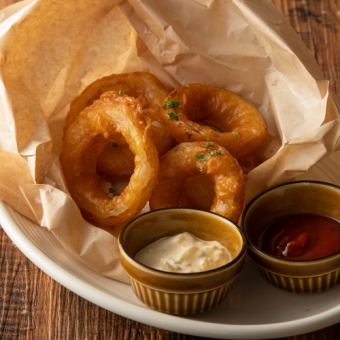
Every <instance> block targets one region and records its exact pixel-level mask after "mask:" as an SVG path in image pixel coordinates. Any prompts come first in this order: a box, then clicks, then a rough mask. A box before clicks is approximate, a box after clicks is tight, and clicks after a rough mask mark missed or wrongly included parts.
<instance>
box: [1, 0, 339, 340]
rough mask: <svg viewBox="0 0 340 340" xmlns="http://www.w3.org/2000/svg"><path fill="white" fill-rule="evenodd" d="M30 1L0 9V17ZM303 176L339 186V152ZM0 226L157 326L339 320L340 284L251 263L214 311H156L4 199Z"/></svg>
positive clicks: (72, 282)
mask: <svg viewBox="0 0 340 340" xmlns="http://www.w3.org/2000/svg"><path fill="white" fill-rule="evenodd" d="M30 2H32V1H31V0H27V1H23V2H21V3H19V4H18V5H17V6H16V5H15V7H14V6H12V7H10V8H9V9H8V10H7V12H8V13H7V12H6V13H5V12H4V11H3V12H1V13H2V17H1V18H0V20H3V19H4V18H6V17H8V16H9V15H10V14H11V13H12V10H13V11H15V10H17V9H20V8H21V5H22V6H24V5H25V4H28V3H30ZM32 3H34V2H32ZM304 178H305V179H319V180H325V181H329V182H332V183H335V184H338V185H340V153H338V154H336V155H334V156H332V157H331V158H329V159H328V160H327V161H324V162H322V164H318V165H316V166H315V167H314V168H313V169H312V170H311V171H309V172H308V173H307V174H306V175H305V176H304ZM0 224H1V225H2V227H3V229H4V230H5V232H6V234H7V235H8V236H9V237H10V239H11V240H12V241H13V242H14V243H15V244H16V246H17V247H18V248H19V249H20V250H21V251H22V252H23V253H24V254H25V255H26V256H27V257H28V258H29V259H30V260H31V261H32V262H33V263H34V264H35V265H37V266H38V267H39V268H40V269H41V270H43V271H44V272H45V273H46V274H48V275H49V276H51V277H52V278H53V279H54V280H56V281H57V282H59V283H60V284H62V285H63V286H65V287H66V288H68V289H70V290H71V291H73V292H74V293H76V294H78V295H80V296H82V297H83V298H85V299H87V300H89V301H91V302H93V303H95V304H97V305H99V306H101V307H103V308H106V309H108V310H110V311H112V312H114V313H117V314H120V315H122V316H125V317H127V318H130V319H133V320H136V321H139V322H142V323H146V324H149V325H152V326H155V327H158V328H163V329H167V330H171V331H174V332H181V333H186V334H192V335H198V336H206V337H216V338H229V339H230V338H234V339H241V338H242V339H254V338H257V339H258V338H261V339H264V338H273V337H284V336H290V335H295V334H299V333H306V332H311V331H314V330H317V329H320V328H323V327H326V326H329V325H331V324H334V323H337V322H339V321H340V299H339V296H340V284H339V285H337V286H336V287H333V288H332V289H330V290H328V291H326V292H323V293H319V294H308V295H298V294H294V293H289V292H285V291H283V290H280V289H278V288H275V287H273V286H271V285H270V284H269V283H267V281H265V279H263V278H262V276H260V274H259V273H258V271H257V270H256V269H255V267H254V265H253V264H252V263H251V262H247V264H246V266H245V269H244V270H243V271H242V273H241V275H240V276H239V278H238V279H237V281H236V282H235V284H234V286H233V288H232V291H231V292H230V294H229V297H228V298H227V300H226V301H224V302H223V303H222V304H221V305H220V306H218V307H217V308H216V309H214V310H213V311H211V312H209V313H205V314H201V315H198V316H195V317H191V318H181V317H176V316H171V315H167V314H162V313H158V312H156V311H153V310H150V309H148V308H147V307H145V306H144V305H143V304H142V303H141V302H139V300H138V299H137V298H136V297H135V296H134V294H133V292H132V290H131V288H130V286H128V285H125V284H123V283H119V282H117V281H113V280H110V279H108V278H105V277H103V276H100V275H98V274H97V273H95V272H93V271H92V270H90V269H89V268H87V267H86V266H85V265H84V264H82V263H81V262H80V261H79V260H78V259H77V257H75V256H74V255H72V254H71V253H68V252H67V251H66V250H65V249H64V248H63V247H62V246H61V245H60V244H59V243H58V241H57V240H56V239H55V238H54V237H53V235H52V234H51V233H49V232H48V231H47V230H45V229H43V228H41V227H39V226H37V225H35V224H34V223H32V222H31V221H29V220H27V219H26V218H24V217H22V216H21V215H20V214H18V213H17V212H15V211H14V210H13V209H11V208H10V207H8V206H6V205H5V204H3V203H1V202H0Z"/></svg>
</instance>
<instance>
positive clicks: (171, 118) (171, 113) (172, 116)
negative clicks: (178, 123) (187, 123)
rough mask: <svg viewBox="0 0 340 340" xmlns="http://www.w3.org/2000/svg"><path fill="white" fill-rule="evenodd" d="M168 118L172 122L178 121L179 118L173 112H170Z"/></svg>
mask: <svg viewBox="0 0 340 340" xmlns="http://www.w3.org/2000/svg"><path fill="white" fill-rule="evenodd" d="M168 118H169V119H170V120H178V116H177V115H176V113H175V112H173V111H169V112H168Z"/></svg>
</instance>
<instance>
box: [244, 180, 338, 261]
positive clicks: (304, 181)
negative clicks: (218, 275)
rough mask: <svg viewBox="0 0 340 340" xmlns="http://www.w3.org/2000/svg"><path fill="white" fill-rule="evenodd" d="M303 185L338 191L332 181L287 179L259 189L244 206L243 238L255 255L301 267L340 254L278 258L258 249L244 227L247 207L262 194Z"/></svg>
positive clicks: (331, 258) (330, 258) (328, 259)
mask: <svg viewBox="0 0 340 340" xmlns="http://www.w3.org/2000/svg"><path fill="white" fill-rule="evenodd" d="M299 184H300V185H304V184H316V185H320V186H324V187H332V188H333V189H336V190H337V191H340V186H339V185H336V184H333V183H329V182H324V181H316V180H299V181H289V182H285V183H281V184H278V185H275V186H273V187H270V188H268V189H266V190H264V191H261V192H260V193H259V194H257V195H256V196H255V197H254V198H252V199H251V200H250V201H249V202H248V203H247V204H246V206H245V208H244V211H243V214H242V222H241V229H242V231H243V233H244V235H245V238H246V240H247V245H248V249H249V250H251V251H253V252H254V253H256V254H257V255H259V256H261V257H262V258H265V259H266V260H268V261H270V262H275V263H278V264H283V265H287V266H288V265H289V266H294V267H300V266H301V267H302V266H306V264H307V265H317V264H322V263H326V262H328V261H330V260H333V259H335V258H337V257H338V256H340V250H339V251H337V252H336V253H333V254H330V255H326V256H322V257H320V258H318V259H312V260H284V259H280V258H278V257H275V256H272V255H269V254H267V253H265V252H263V251H262V250H260V249H259V248H258V247H257V246H256V245H255V244H254V243H253V242H252V241H251V239H250V237H249V235H248V232H247V228H246V227H245V217H246V215H247V213H248V211H249V209H250V208H251V206H252V205H253V204H254V203H255V202H256V201H257V200H258V199H259V198H261V197H262V196H264V195H266V194H267V193H269V192H271V191H275V190H277V189H279V188H281V187H285V186H291V185H299Z"/></svg>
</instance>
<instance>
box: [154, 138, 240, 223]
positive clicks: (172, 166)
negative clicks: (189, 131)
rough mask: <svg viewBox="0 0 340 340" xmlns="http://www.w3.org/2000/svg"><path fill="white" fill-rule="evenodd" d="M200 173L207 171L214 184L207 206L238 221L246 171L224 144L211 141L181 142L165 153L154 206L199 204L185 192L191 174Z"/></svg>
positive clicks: (193, 175)
mask: <svg viewBox="0 0 340 340" xmlns="http://www.w3.org/2000/svg"><path fill="white" fill-rule="evenodd" d="M198 175H205V176H206V177H207V178H208V179H209V180H210V181H211V183H212V184H213V192H214V197H213V200H212V204H211V206H210V207H208V208H209V209H207V210H211V211H213V212H215V213H218V214H220V215H223V216H225V217H228V218H230V219H231V220H233V221H235V222H237V221H238V219H239V218H240V215H241V212H242V208H243V200H244V187H245V184H244V176H243V172H242V169H241V167H240V165H239V164H238V162H237V160H236V159H235V158H234V157H233V156H231V154H230V153H229V152H228V151H227V150H226V149H225V148H223V147H221V146H219V145H217V144H215V143H212V142H191V143H190V142H187V143H181V144H178V145H177V146H176V147H174V148H173V149H171V150H170V151H168V152H167V153H166V154H165V155H164V156H163V157H162V159H161V163H160V171H159V177H158V183H157V184H156V186H155V189H154V191H153V193H152V195H151V199H150V206H151V208H152V209H160V208H170V207H189V208H196V207H197V206H195V203H194V202H192V201H188V200H187V197H188V196H190V195H187V197H185V196H183V191H185V182H186V181H187V180H188V178H190V177H194V178H195V176H198ZM195 181H196V179H194V182H195ZM196 183H197V182H196ZM204 185H205V184H204ZM202 195H203V193H202ZM183 197H184V199H183Z"/></svg>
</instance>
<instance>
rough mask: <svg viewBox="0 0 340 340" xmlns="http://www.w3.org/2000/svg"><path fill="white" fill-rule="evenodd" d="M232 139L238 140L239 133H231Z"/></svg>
mask: <svg viewBox="0 0 340 340" xmlns="http://www.w3.org/2000/svg"><path fill="white" fill-rule="evenodd" d="M231 139H232V140H237V139H238V133H237V132H236V131H233V132H232V133H231Z"/></svg>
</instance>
